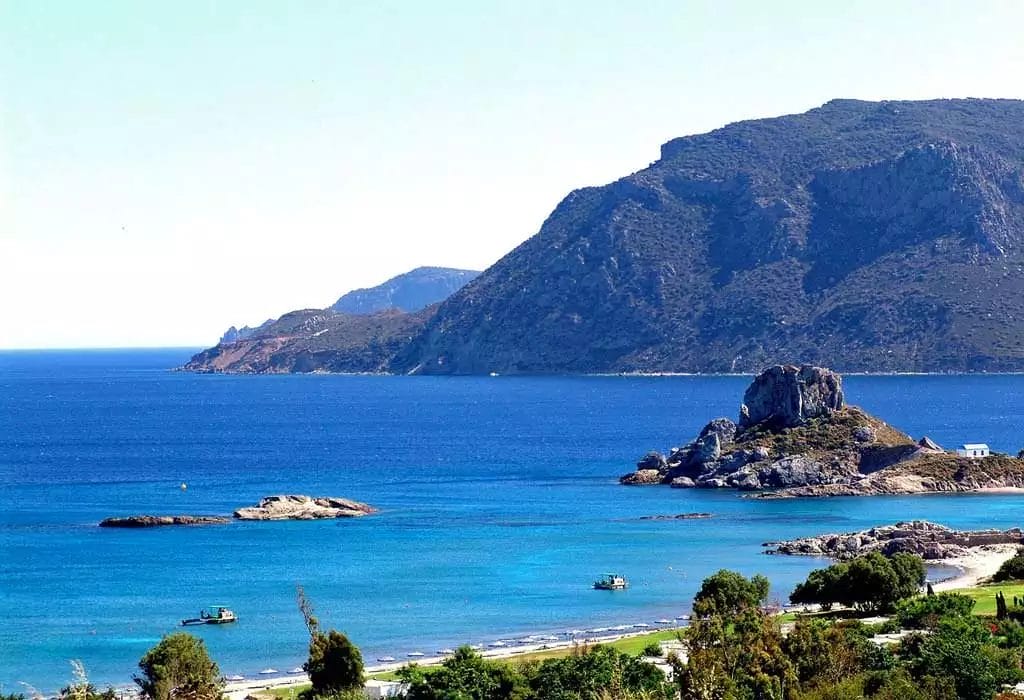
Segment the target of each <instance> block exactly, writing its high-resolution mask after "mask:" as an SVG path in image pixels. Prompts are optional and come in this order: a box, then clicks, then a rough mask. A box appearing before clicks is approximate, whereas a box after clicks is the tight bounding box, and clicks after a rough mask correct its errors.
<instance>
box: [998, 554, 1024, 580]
mask: <svg viewBox="0 0 1024 700" xmlns="http://www.w3.org/2000/svg"><path fill="white" fill-rule="evenodd" d="M992 580H993V581H1018V580H1024V554H1021V553H1017V554H1016V555H1015V556H1013V557H1011V558H1010V559H1007V560H1006V561H1004V562H1003V565H1002V566H1000V567H999V570H998V571H997V572H996V573H995V575H994V576H993V577H992Z"/></svg>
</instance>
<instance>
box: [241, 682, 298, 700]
mask: <svg viewBox="0 0 1024 700" xmlns="http://www.w3.org/2000/svg"><path fill="white" fill-rule="evenodd" d="M309 688H310V685H309V683H303V684H302V685H295V686H292V687H291V688H273V689H270V690H257V691H255V692H253V695H254V696H256V697H258V698H281V699H282V700H291V698H297V697H298V696H299V693H301V692H302V691H303V690H309Z"/></svg>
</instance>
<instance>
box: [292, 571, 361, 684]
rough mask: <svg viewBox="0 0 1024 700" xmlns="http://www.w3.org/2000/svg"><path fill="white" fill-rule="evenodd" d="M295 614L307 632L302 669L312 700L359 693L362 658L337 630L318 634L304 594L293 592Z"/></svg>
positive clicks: (300, 590)
mask: <svg viewBox="0 0 1024 700" xmlns="http://www.w3.org/2000/svg"><path fill="white" fill-rule="evenodd" d="M297 596H298V601H299V611H300V612H301V613H302V619H303V621H304V622H305V623H306V629H307V630H309V658H308V659H307V660H306V663H304V664H303V665H302V668H303V669H304V670H305V671H306V673H308V674H309V680H310V683H311V684H312V687H311V688H310V690H309V691H308V695H309V696H310V697H313V698H326V697H344V696H346V695H349V696H354V697H355V696H358V695H357V694H358V692H359V691H360V690H361V689H362V687H363V683H364V682H365V681H364V678H363V656H362V654H361V653H360V652H359V648H358V647H356V645H355V644H353V643H352V642H351V641H349V638H348V637H346V636H345V635H344V634H342V633H341V632H338V631H337V630H330V631H329V632H326V633H325V632H321V631H320V623H319V621H318V620H317V619H316V617H315V616H314V615H313V606H312V605H311V604H310V602H309V599H308V598H306V592H305V591H304V590H303V589H302V586H299V587H298V589H297Z"/></svg>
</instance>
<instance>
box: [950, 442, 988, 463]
mask: <svg viewBox="0 0 1024 700" xmlns="http://www.w3.org/2000/svg"><path fill="white" fill-rule="evenodd" d="M956 454H957V456H958V457H970V458H971V459H980V458H982V457H988V456H989V454H991V451H990V450H989V449H988V445H986V444H985V443H983V442H969V443H967V444H966V445H960V447H958V448H956Z"/></svg>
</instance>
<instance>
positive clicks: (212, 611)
mask: <svg viewBox="0 0 1024 700" xmlns="http://www.w3.org/2000/svg"><path fill="white" fill-rule="evenodd" d="M237 621H238V617H237V616H236V615H235V613H234V612H233V611H232V610H231V609H230V608H228V607H225V606H223V605H211V606H210V607H208V608H206V609H205V610H202V611H200V613H199V617H191V618H188V619H186V620H182V621H181V624H182V625H183V626H188V625H226V624H228V623H229V622H237Z"/></svg>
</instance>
